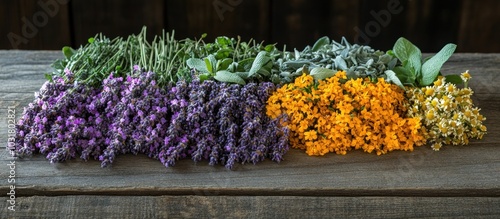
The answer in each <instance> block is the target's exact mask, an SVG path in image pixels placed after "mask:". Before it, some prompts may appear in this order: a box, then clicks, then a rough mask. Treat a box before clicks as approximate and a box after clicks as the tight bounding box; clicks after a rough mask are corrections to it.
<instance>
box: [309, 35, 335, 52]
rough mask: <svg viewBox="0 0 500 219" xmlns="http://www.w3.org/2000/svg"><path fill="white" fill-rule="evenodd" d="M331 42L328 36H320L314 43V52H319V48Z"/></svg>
mask: <svg viewBox="0 0 500 219" xmlns="http://www.w3.org/2000/svg"><path fill="white" fill-rule="evenodd" d="M328 44H330V38H328V37H327V36H324V37H321V38H319V39H318V40H317V41H316V42H315V43H314V45H313V47H312V49H311V51H312V52H317V51H318V50H319V49H321V48H322V47H323V46H324V45H328Z"/></svg>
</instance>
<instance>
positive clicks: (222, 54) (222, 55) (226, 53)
mask: <svg viewBox="0 0 500 219" xmlns="http://www.w3.org/2000/svg"><path fill="white" fill-rule="evenodd" d="M232 51H233V50H231V49H220V50H219V51H217V53H216V54H215V58H216V59H225V58H227V57H229V55H231V52H232Z"/></svg>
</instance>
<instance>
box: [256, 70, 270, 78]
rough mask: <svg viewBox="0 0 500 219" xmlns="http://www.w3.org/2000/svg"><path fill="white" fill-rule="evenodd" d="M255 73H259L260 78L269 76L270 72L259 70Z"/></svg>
mask: <svg viewBox="0 0 500 219" xmlns="http://www.w3.org/2000/svg"><path fill="white" fill-rule="evenodd" d="M257 73H259V74H260V75H262V76H266V77H269V76H271V72H269V71H268V70H266V69H264V68H261V69H259V71H257Z"/></svg>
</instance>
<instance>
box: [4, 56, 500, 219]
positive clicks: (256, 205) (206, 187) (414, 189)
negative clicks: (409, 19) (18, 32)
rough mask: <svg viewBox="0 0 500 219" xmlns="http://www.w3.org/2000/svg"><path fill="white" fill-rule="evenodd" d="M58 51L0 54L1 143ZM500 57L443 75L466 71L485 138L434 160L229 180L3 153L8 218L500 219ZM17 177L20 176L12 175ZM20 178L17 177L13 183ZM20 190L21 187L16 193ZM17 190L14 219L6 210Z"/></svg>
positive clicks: (295, 153)
mask: <svg viewBox="0 0 500 219" xmlns="http://www.w3.org/2000/svg"><path fill="white" fill-rule="evenodd" d="M60 57H61V53H60V52H58V51H0V82H1V85H0V118H1V126H0V143H1V144H2V145H6V142H7V133H8V127H7V116H8V111H7V109H8V108H9V107H15V110H16V116H17V118H19V117H20V115H21V113H22V110H23V107H24V106H26V105H27V104H28V103H29V102H31V101H32V100H33V98H34V96H33V92H35V91H38V90H39V89H40V87H41V85H42V84H43V83H44V81H45V78H44V75H43V73H44V72H48V71H49V70H50V63H51V62H52V61H53V60H54V59H56V58H60ZM499 66H500V54H455V55H453V57H452V58H451V60H450V61H449V62H448V63H447V64H446V65H445V66H444V69H443V72H445V73H460V72H463V71H464V70H467V69H468V70H470V72H471V73H472V77H473V78H472V81H471V82H470V86H471V87H472V88H473V90H474V91H475V94H474V96H473V99H474V101H475V104H476V105H477V106H479V107H480V108H482V111H481V112H482V113H483V114H484V115H485V116H486V117H487V120H486V121H485V125H486V126H487V127H488V134H487V135H486V136H485V138H484V139H483V140H481V141H477V140H474V141H472V142H471V143H470V145H468V146H446V147H444V148H443V149H442V150H441V151H439V152H435V151H432V150H431V149H430V147H428V146H426V147H419V148H416V150H415V151H414V152H412V153H409V152H400V151H397V152H391V153H389V154H387V155H383V156H377V155H374V154H367V153H363V152H361V151H353V152H349V153H348V154H347V155H345V156H341V155H333V154H329V155H327V156H324V157H309V156H307V155H306V154H305V153H304V152H303V151H300V150H294V149H292V150H290V152H289V153H288V154H287V155H286V156H285V161H283V162H282V163H280V164H277V163H274V162H271V161H269V160H267V161H265V162H262V163H259V164H257V165H251V164H250V165H249V164H247V165H241V164H238V165H236V167H235V169H234V170H233V171H230V170H226V169H225V168H224V167H222V166H216V167H213V166H209V165H208V164H207V162H201V163H198V164H195V163H194V162H193V161H191V160H182V161H180V162H178V164H177V165H176V166H175V167H173V168H166V167H164V166H163V165H162V164H161V163H160V162H159V161H157V160H153V159H150V158H148V157H146V156H145V155H137V156H134V155H120V156H119V157H118V159H117V160H116V162H115V163H114V164H113V165H112V166H111V167H108V168H101V167H100V162H98V161H88V162H83V161H81V160H71V161H68V162H65V163H59V164H50V163H49V162H48V161H47V160H46V159H45V157H44V156H40V155H37V156H34V157H32V158H29V159H23V160H15V165H10V166H9V164H11V162H12V161H13V158H11V157H10V156H9V154H8V153H7V151H6V150H1V152H0V154H1V155H0V162H1V163H0V182H1V183H0V194H1V195H0V196H2V197H4V198H2V202H0V218H17V217H20V218H49V217H50V218H73V217H74V218H81V217H85V218H100V217H105V218H114V217H119V218H166V217H173V218H177V217H193V218H205V217H217V218H234V217H236V218H240V217H244V218H268V217H271V218H304V217H306V218H330V217H335V218H345V217H368V218H376V217H381V218H410V217H439V218H441V217H450V218H461V217H466V218H467V217H485V218H500V137H499V133H500V125H499V124H500V67H499ZM12 166H14V167H15V169H14V171H11V169H10V168H11V167H12ZM13 172H14V175H12V173H13ZM9 179H15V182H11V181H9ZM11 186H15V189H14V192H15V208H14V209H15V212H14V211H11V210H9V206H11V203H9V199H10V198H9V195H7V193H12V191H11Z"/></svg>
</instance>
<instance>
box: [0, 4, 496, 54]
mask: <svg viewBox="0 0 500 219" xmlns="http://www.w3.org/2000/svg"><path fill="white" fill-rule="evenodd" d="M0 2H1V5H0V23H1V28H0V36H1V37H2V40H0V49H35V50H38V49H60V48H61V47H62V46H66V45H70V46H73V47H78V46H79V45H81V44H82V43H85V42H86V41H87V39H88V38H89V37H91V36H94V35H95V34H96V33H99V32H103V33H104V34H106V35H107V36H109V37H115V36H119V35H121V36H125V35H128V34H131V33H137V32H139V31H140V29H141V27H142V26H143V25H146V26H147V27H148V33H149V35H153V34H159V33H161V29H166V30H172V29H175V31H176V38H178V39H180V38H186V37H190V38H195V37H199V36H200V35H201V34H202V33H207V34H208V40H212V39H213V38H214V37H215V36H218V35H227V36H230V37H235V36H238V35H239V36H241V37H242V38H243V39H244V40H248V39H250V38H254V39H256V40H258V41H262V40H264V41H265V42H267V43H275V42H278V43H279V44H287V48H289V49H291V48H297V49H302V48H303V47H304V46H305V45H307V44H312V43H313V42H314V41H315V40H316V39H317V38H319V37H321V36H324V35H327V36H330V37H331V38H333V39H335V40H338V41H340V39H341V37H342V36H345V37H346V38H347V39H348V40H349V41H350V42H358V43H362V44H368V45H370V46H372V47H373V48H376V49H381V50H387V49H390V48H391V47H392V45H393V43H394V42H395V41H396V40H397V38H398V37H399V36H404V37H406V38H408V39H410V40H411V41H412V42H414V43H415V44H417V46H419V47H420V48H421V49H422V51H423V52H436V51H438V50H439V49H440V48H441V47H442V46H444V44H446V43H449V42H452V43H456V44H458V49H457V50H458V51H459V52H500V42H499V39H500V1H499V0H327V1H324V0H323V1H313V0H145V1H134V0H0ZM388 4H400V6H399V7H401V8H402V11H401V12H400V13H397V14H391V13H389V14H390V19H387V17H383V16H382V17H383V18H384V19H385V20H383V21H382V22H385V21H387V24H382V25H381V24H380V22H378V21H377V19H376V18H374V16H373V14H374V13H379V14H383V12H384V11H386V12H389V10H388V9H389V8H390V6H389V5H388ZM367 27H368V29H366V28H367ZM357 30H361V31H362V32H363V33H365V32H366V33H365V34H367V33H370V34H369V35H371V36H369V39H368V40H366V38H365V39H363V38H361V37H360V36H362V35H360V31H357ZM13 39H14V40H13ZM16 42H17V43H16Z"/></svg>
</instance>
